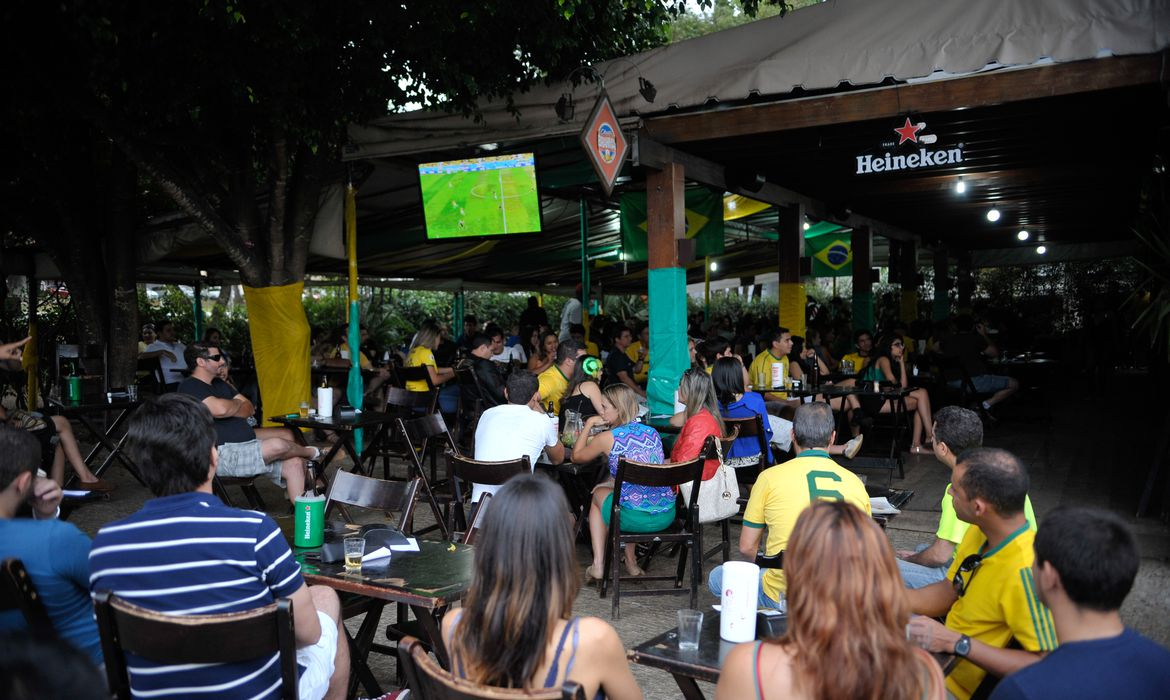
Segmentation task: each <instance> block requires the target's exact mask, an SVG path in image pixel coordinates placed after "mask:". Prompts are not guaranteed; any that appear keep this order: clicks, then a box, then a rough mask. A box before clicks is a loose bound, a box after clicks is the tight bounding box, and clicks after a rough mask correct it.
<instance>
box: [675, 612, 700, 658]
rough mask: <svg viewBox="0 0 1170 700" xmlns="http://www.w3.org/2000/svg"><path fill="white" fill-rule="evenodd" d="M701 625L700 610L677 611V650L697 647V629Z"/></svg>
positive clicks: (688, 649) (689, 649) (690, 649)
mask: <svg viewBox="0 0 1170 700" xmlns="http://www.w3.org/2000/svg"><path fill="white" fill-rule="evenodd" d="M702 627H703V612H702V611H701V610H690V609H683V610H679V611H678V648H679V651H694V650H695V649H698V648H699V630H700V629H701V628H702Z"/></svg>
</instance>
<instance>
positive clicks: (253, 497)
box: [211, 474, 267, 513]
mask: <svg viewBox="0 0 1170 700" xmlns="http://www.w3.org/2000/svg"><path fill="white" fill-rule="evenodd" d="M256 478H257V477H254V476H221V475H219V474H216V475H215V476H213V477H212V478H211V488H212V490H213V491H214V492H215V495H216V496H218V497H219V500H221V501H223V502H224V504H225V505H228V506H231V507H232V508H235V507H236V504H235V503H233V502H232V497H231V496H230V495H229V494H228V490H227V487H229V486H238V487H239V488H240V491H242V492H243V493H244V498H245V499H247V501H248V507H249V508H251V509H252V510H258V511H260V512H261V513H263V512H264V511H265V510H267V508H265V506H264V499H263V498H261V497H260V491H259V489H257V488H256Z"/></svg>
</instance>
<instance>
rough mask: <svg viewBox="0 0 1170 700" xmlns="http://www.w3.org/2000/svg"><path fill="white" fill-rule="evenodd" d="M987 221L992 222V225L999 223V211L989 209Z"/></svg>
mask: <svg viewBox="0 0 1170 700" xmlns="http://www.w3.org/2000/svg"><path fill="white" fill-rule="evenodd" d="M987 220H988V221H990V222H991V223H995V222H996V221H999V210H998V209H988V210H987Z"/></svg>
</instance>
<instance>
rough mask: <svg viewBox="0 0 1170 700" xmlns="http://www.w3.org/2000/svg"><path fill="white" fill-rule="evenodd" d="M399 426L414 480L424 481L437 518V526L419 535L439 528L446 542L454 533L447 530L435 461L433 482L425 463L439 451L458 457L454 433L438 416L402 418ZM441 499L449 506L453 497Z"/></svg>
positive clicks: (433, 464) (423, 530)
mask: <svg viewBox="0 0 1170 700" xmlns="http://www.w3.org/2000/svg"><path fill="white" fill-rule="evenodd" d="M397 425H398V430H399V432H400V433H401V434H402V439H403V441H404V442H405V443H406V448H407V449H406V456H407V459H408V460H409V461H410V463H411V465H412V469H413V472H414V476H416V477H418V478H420V479H422V491H423V494H424V495H425V496H426V498H427V501H428V502H429V503H430V506H431V510H432V511H433V512H434V514H435V525H434V526H432V527H428V528H424V529H422V530H419V531H418V534H420V535H421V534H423V533H425V532H430V531H431V530H434V529H436V528H438V529H439V530H440V532H441V533H442V535H443V539H448V538H449V537H450V535H451V533H450V532H449V531H448V530H447V523H446V520H445V519H444V517H443V509H441V508H440V507H439V500H440V497H439V496H437V495H436V494H435V491H434V489H435V487H436V486H437V485H438V484H439V482H438V480H437V473H436V471H437V469H436V467H435V461H434V459H432V461H431V479H430V480H427V477H426V474H425V470H424V468H423V459H424V458H425V457H426V455H427V454H428V452H431V454H432V457H433V454H434V451H436V450H443V451H445V452H452V453H454V454H459V450H458V449H457V448H456V447H455V441H454V440H453V439H452V438H451V432H450V431H449V430H447V424H446V423H445V422H444V421H443V416H441V415H440V414H438V413H431V414H429V415H425V416H421V417H419V418H412V419H410V420H405V419H403V418H399V419H398V421H397ZM441 498H442V500H443V501H444V502H447V501H448V500H449V498H450V497H449V496H447V495H445V494H444V495H443V496H442V497H441Z"/></svg>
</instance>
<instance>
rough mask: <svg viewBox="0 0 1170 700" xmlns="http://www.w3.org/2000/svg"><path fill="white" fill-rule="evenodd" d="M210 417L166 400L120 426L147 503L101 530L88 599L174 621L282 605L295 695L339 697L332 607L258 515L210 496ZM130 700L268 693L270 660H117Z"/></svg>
mask: <svg viewBox="0 0 1170 700" xmlns="http://www.w3.org/2000/svg"><path fill="white" fill-rule="evenodd" d="M215 442H216V440H215V429H214V428H213V424H212V417H211V413H210V412H209V411H208V410H207V408H206V407H205V406H203V405H202V404H201V403H199V402H198V401H196V400H195V399H194V398H192V397H190V396H186V395H183V394H166V395H164V396H162V397H160V398H158V399H157V400H154V401H151V402H149V403H147V404H146V405H145V406H143V407H142V408H141V409H140V410H139V411H138V412H137V413H135V414H134V416H133V417H132V418H131V419H130V421H129V427H128V430H127V435H126V449H127V452H128V453H129V454H130V456H131V458H132V459H133V460H134V462H135V463H136V464H137V465H138V468H139V470H140V471H141V473H142V476H143V479H144V480H145V481H146V482H147V486H148V487H149V488H150V490H151V492H152V493H153V494H154V495H155V498H153V499H150V500H148V501H147V502H146V503H145V505H143V507H142V509H141V510H139V511H138V512H137V513H135V514H133V515H131V516H130V517H128V518H126V519H125V520H121V521H117V522H114V523H111V524H109V525H106V526H105V527H103V528H102V529H101V530H100V531H99V532H98V534H97V537H95V538H94V542H93V549H92V550H91V551H90V555H89V563H90V570H91V575H90V591H91V592H97V591H103V590H105V591H111V592H112V593H113V594H114V595H116V596H118V597H119V598H122V599H123V600H126V601H128V602H130V603H133V604H135V605H139V606H141V607H144V608H148V609H151V610H158V611H162V612H165V613H168V614H174V615H200V614H218V613H230V612H240V611H245V610H251V609H253V608H258V607H263V606H265V605H268V604H270V603H272V602H273V601H274V600H275V599H276V598H291V599H292V603H293V621H294V625H295V628H296V640H297V647H298V649H297V662H298V665H299V666H300V670H301V676H300V684H299V695H300V697H301V698H322V697H325V698H343V697H344V695H345V689H346V682H347V680H348V670H349V653H348V649H347V646H346V645H345V644H344V643H342V644H338V637H339V630H340V623H339V619H340V617H341V607H340V604H339V602H338V599H337V594H336V593H335V592H334V591H333V590H332V589H329V588H324V587H320V586H318V587H313V588H309V587H308V586H306V585H305V581H304V579H303V578H302V576H301V570H300V566H299V565H298V564H297V562H296V560H295V559H294V558H293V556H292V552H291V551H290V550H289V546H288V543H287V542H285V540H284V538H283V537H282V536H281V532H280V528H279V527H278V526H277V525H276V523H275V522H273V521H272V519H271V518H269V517H268V516H266V515H264V514H263V513H257V512H254V511H244V510H238V509H236V508H229V507H227V506H225V505H224V504H223V503H222V502H221V501H220V500H219V499H218V498H216V497H215V496H214V495H213V494H212V489H211V482H212V476H213V475H214V474H215V470H216V464H217V461H218V458H217V454H216V449H215ZM127 666H128V667H129V671H130V686H131V689H132V691H133V693H134V695H135V697H151V696H158V695H174V694H180V695H184V696H196V697H199V696H206V697H215V698H275V697H279V696H280V689H281V688H280V683H281V679H280V665H279V660H278V656H277V655H275V654H274V655H273V656H272V657H270V658H261V659H257V660H255V661H249V662H244V663H239V664H194V665H192V664H184V665H164V664H159V663H156V662H153V661H150V660H148V659H145V658H141V657H137V656H133V655H128V657H127Z"/></svg>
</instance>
